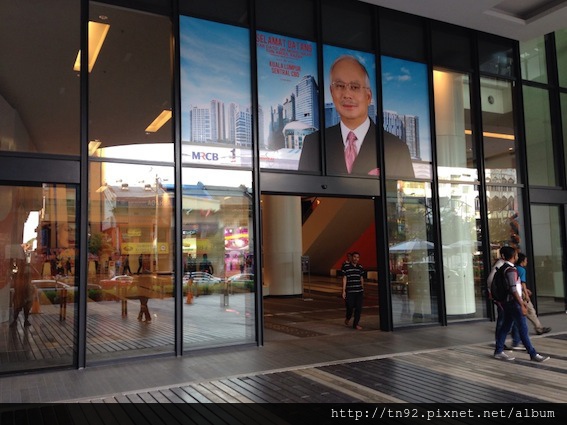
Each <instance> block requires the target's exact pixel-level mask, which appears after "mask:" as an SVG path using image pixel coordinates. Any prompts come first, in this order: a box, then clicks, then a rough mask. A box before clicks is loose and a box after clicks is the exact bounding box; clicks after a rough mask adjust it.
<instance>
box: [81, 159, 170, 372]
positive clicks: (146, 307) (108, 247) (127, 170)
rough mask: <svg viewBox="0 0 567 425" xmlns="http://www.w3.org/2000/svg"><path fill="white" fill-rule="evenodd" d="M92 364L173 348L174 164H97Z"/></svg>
mask: <svg viewBox="0 0 567 425" xmlns="http://www.w3.org/2000/svg"><path fill="white" fill-rule="evenodd" d="M89 183H90V184H89V187H90V188H91V190H90V193H89V223H90V227H89V263H88V287H89V291H88V301H89V303H88V304H87V361H96V360H106V359H109V358H112V359H116V358H123V357H128V356H140V355H143V354H155V353H163V352H172V351H173V348H174V345H173V339H174V326H173V324H174V307H175V306H174V293H175V291H174V288H175V281H174V274H173V272H174V267H173V265H174V255H175V249H174V240H173V228H174V227H173V224H174V221H173V220H174V199H173V197H174V191H173V189H174V186H173V168H171V167H155V166H154V167H152V166H149V165H131V164H117V163H96V162H91V166H90V182H89Z"/></svg>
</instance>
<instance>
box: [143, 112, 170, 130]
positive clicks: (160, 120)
mask: <svg viewBox="0 0 567 425" xmlns="http://www.w3.org/2000/svg"><path fill="white" fill-rule="evenodd" d="M170 119H171V111H169V110H167V109H164V110H163V111H162V112H161V114H159V115H158V116H157V118H156V119H155V120H153V121H152V123H151V124H150V125H148V127H147V128H146V132H148V133H155V132H156V131H158V130H159V129H160V128H161V127H162V126H163V125H164V124H165V123H166V122H168V121H169V120H170Z"/></svg>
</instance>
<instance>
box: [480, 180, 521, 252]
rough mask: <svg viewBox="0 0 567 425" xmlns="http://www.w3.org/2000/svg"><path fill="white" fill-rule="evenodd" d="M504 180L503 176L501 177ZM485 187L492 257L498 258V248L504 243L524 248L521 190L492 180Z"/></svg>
mask: <svg viewBox="0 0 567 425" xmlns="http://www.w3.org/2000/svg"><path fill="white" fill-rule="evenodd" d="M503 178H504V180H506V178H505V177H503ZM493 183H494V184H491V185H488V186H487V187H486V201H487V209H488V232H489V236H490V247H491V254H492V259H493V260H496V259H497V258H499V257H500V256H499V254H498V250H499V249H500V248H501V247H502V246H505V245H508V246H512V247H514V248H517V249H519V250H525V247H524V245H523V244H522V238H523V234H524V218H523V215H522V210H521V205H522V203H521V199H520V194H521V191H520V190H519V189H518V188H517V187H514V186H508V185H506V181H502V184H500V185H499V184H497V183H498V182H495V181H493Z"/></svg>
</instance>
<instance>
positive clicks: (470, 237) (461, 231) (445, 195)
mask: <svg viewBox="0 0 567 425" xmlns="http://www.w3.org/2000/svg"><path fill="white" fill-rule="evenodd" d="M479 207H480V205H479V201H478V190H477V188H476V187H475V186H473V185H466V184H440V185H439V209H440V214H441V217H440V218H441V240H442V241H443V247H442V249H443V268H444V269H443V277H444V280H445V303H446V306H447V316H448V320H449V321H451V320H459V319H465V318H478V317H485V316H486V303H485V302H484V300H483V292H482V290H483V289H482V288H483V286H482V276H483V263H482V241H481V239H480V236H481V232H480V229H479V228H478V225H477V219H478V217H480V208H479Z"/></svg>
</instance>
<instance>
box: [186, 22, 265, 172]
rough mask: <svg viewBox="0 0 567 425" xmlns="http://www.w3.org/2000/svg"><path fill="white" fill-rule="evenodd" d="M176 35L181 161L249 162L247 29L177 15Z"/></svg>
mask: <svg viewBox="0 0 567 425" xmlns="http://www.w3.org/2000/svg"><path fill="white" fill-rule="evenodd" d="M180 36H181V43H180V49H181V51H180V54H181V58H180V61H181V63H180V66H181V102H182V108H181V140H182V148H181V149H182V155H183V158H182V159H183V162H184V163H195V164H204V165H207V166H209V165H211V166H215V165H223V166H229V167H252V127H253V122H254V120H253V117H252V112H253V111H252V107H251V98H250V91H251V86H250V84H251V83H250V47H249V42H250V41H249V32H248V30H246V29H244V28H239V27H235V26H231V25H225V24H219V23H216V22H211V21H205V20H201V19H196V18H192V17H188V16H181V17H180ZM265 113H268V112H267V111H265ZM260 118H261V117H260ZM259 121H260V122H262V119H260V120H259Z"/></svg>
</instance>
